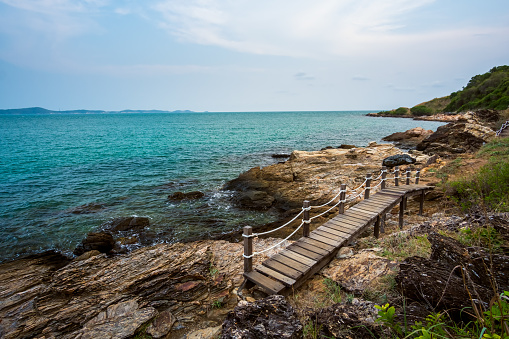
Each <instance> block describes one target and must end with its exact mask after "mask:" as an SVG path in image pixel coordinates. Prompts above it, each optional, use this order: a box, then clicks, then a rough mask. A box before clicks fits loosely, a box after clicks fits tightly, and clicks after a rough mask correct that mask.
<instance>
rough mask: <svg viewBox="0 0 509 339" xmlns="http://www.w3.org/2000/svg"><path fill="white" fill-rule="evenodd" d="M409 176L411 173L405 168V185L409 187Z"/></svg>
mask: <svg viewBox="0 0 509 339" xmlns="http://www.w3.org/2000/svg"><path fill="white" fill-rule="evenodd" d="M410 174H411V172H410V170H409V169H408V168H407V169H406V184H407V185H410Z"/></svg>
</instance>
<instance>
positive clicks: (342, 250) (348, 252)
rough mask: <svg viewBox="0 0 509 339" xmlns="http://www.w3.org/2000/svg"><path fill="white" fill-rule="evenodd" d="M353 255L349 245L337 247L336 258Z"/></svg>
mask: <svg viewBox="0 0 509 339" xmlns="http://www.w3.org/2000/svg"><path fill="white" fill-rule="evenodd" d="M351 256H353V251H352V248H351V247H341V248H340V249H339V252H338V254H336V258H338V259H346V258H350V257H351Z"/></svg>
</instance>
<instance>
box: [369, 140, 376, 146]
mask: <svg viewBox="0 0 509 339" xmlns="http://www.w3.org/2000/svg"><path fill="white" fill-rule="evenodd" d="M376 145H378V144H377V143H376V141H370V142H369V144H368V147H375V146H376Z"/></svg>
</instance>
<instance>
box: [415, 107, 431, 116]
mask: <svg viewBox="0 0 509 339" xmlns="http://www.w3.org/2000/svg"><path fill="white" fill-rule="evenodd" d="M410 112H412V115H414V116H417V117H419V116H423V115H432V114H433V110H432V109H431V108H429V107H427V106H424V105H419V106H414V107H412V108H410Z"/></svg>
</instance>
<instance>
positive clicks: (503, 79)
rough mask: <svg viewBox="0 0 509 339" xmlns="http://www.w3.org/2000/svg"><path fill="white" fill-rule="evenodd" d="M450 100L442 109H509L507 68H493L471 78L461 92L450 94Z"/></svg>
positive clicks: (508, 73)
mask: <svg viewBox="0 0 509 339" xmlns="http://www.w3.org/2000/svg"><path fill="white" fill-rule="evenodd" d="M450 98H451V102H450V103H449V104H448V105H447V107H446V108H445V109H444V110H445V111H449V112H452V111H466V110H471V109H478V108H491V109H496V110H505V109H507V108H509V66H498V67H493V68H492V69H491V70H490V71H489V72H487V73H484V74H480V75H476V76H473V77H472V79H470V81H469V82H468V84H467V86H466V87H465V88H464V89H463V90H461V91H457V92H454V93H451V95H450Z"/></svg>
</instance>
